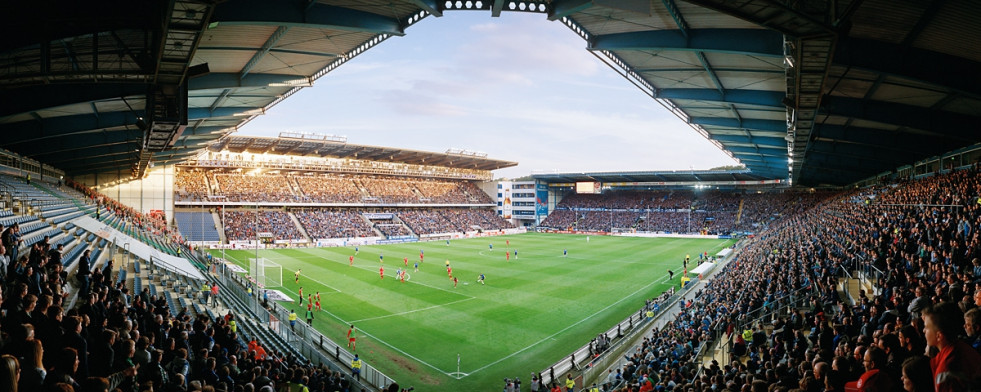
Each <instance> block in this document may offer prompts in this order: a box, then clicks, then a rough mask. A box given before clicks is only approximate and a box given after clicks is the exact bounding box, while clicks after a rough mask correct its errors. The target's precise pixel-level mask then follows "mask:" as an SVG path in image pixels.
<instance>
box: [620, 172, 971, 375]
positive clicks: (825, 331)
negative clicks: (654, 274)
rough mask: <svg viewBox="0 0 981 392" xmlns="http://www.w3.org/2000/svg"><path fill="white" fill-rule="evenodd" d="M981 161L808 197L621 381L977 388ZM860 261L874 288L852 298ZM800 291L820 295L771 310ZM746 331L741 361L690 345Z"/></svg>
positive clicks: (691, 305)
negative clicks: (706, 358) (696, 357)
mask: <svg viewBox="0 0 981 392" xmlns="http://www.w3.org/2000/svg"><path fill="white" fill-rule="evenodd" d="M979 195H981V172H979V171H978V170H977V168H971V169H967V170H962V171H957V172H953V173H945V174H938V175H935V176H932V177H928V178H925V179H919V180H910V181H903V182H901V183H899V184H895V185H893V186H887V187H883V188H880V189H863V190H858V191H851V192H847V193H842V194H836V195H831V194H822V195H820V196H821V197H823V198H824V200H823V201H821V202H820V203H814V202H813V201H814V200H815V199H816V198H817V196H815V197H814V198H812V197H798V198H796V199H795V200H794V201H792V202H789V203H788V204H787V208H786V209H784V210H783V211H782V212H781V217H780V218H779V219H777V220H776V221H775V222H774V223H773V224H771V225H770V227H769V228H768V229H767V230H765V231H763V232H762V233H761V234H760V235H758V236H757V237H756V238H754V239H752V240H750V241H748V243H747V245H746V246H745V248H743V249H742V250H740V251H738V252H737V253H736V256H735V257H734V259H733V261H732V262H730V263H729V264H728V265H727V266H726V267H724V268H723V269H722V270H721V271H720V272H719V273H718V274H717V275H716V276H714V277H713V279H712V280H711V281H710V282H708V283H707V284H706V285H705V286H704V288H703V289H701V290H700V291H699V292H697V293H696V294H695V295H693V296H691V297H689V298H688V299H683V300H682V301H683V302H682V306H681V310H680V311H679V312H678V313H677V318H675V319H674V320H673V321H672V322H671V323H670V324H669V325H668V326H667V327H665V328H664V329H661V330H657V331H654V333H653V335H652V337H650V338H649V339H646V340H645V341H644V342H643V344H642V345H641V346H640V347H639V348H638V350H637V351H636V352H633V353H630V354H628V355H627V357H626V359H627V360H628V362H627V364H626V366H624V367H623V368H620V369H617V374H615V373H613V372H612V371H611V373H610V375H609V378H608V379H607V380H606V381H608V382H609V384H610V385H614V384H618V383H619V382H620V380H626V382H625V384H620V386H619V387H618V390H619V391H650V390H659V391H660V390H680V391H697V392H709V391H733V392H734V391H754V392H755V391H844V390H857V391H892V390H903V389H905V390H907V391H945V392H946V391H975V390H979V388H981V354H979V352H981V336H979V335H981V309H979V308H978V307H979V306H981V261H979V259H978V258H979V256H981V241H979V238H981V234H979V231H981V230H979V229H981V214H979V212H981V204H979V198H978V196H979ZM856 271H858V272H859V273H863V274H868V276H870V277H871V278H872V282H873V285H874V289H873V290H872V291H871V292H865V291H864V290H863V291H860V292H859V293H851V292H847V293H846V294H847V295H848V296H847V297H846V296H844V295H842V294H843V291H841V289H840V288H839V285H838V280H839V278H844V277H846V276H848V275H849V274H851V273H853V272H856ZM788 298H805V299H810V302H809V306H802V307H796V308H791V310H790V311H789V313H786V312H783V313H779V314H775V315H773V314H771V315H770V316H768V317H765V318H763V319H753V318H752V316H751V315H759V314H765V313H767V312H768V311H771V310H774V309H775V307H776V304H778V303H781V301H784V300H785V299H788ZM712 336H716V337H718V338H720V339H729V338H731V339H733V341H734V343H733V345H732V354H731V357H730V359H729V361H728V363H724V364H718V363H717V362H714V363H713V364H712V365H710V366H708V367H705V368H701V369H700V366H698V363H699V362H697V361H691V360H690V359H691V357H690V353H691V352H693V350H695V349H697V348H698V347H699V345H700V344H701V343H702V342H705V341H706V340H707V339H709V338H710V337H712Z"/></svg>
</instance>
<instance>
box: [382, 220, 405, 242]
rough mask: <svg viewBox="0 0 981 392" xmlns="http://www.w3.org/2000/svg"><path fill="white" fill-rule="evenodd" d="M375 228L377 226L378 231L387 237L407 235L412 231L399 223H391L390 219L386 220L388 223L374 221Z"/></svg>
mask: <svg viewBox="0 0 981 392" xmlns="http://www.w3.org/2000/svg"><path fill="white" fill-rule="evenodd" d="M375 228H377V229H378V231H380V232H381V233H382V234H384V235H385V237H387V238H391V237H407V236H411V235H412V233H410V232H409V229H408V228H406V227H405V226H404V225H402V224H401V223H392V222H391V221H388V223H381V222H376V223H375Z"/></svg>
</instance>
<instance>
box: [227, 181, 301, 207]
mask: <svg viewBox="0 0 981 392" xmlns="http://www.w3.org/2000/svg"><path fill="white" fill-rule="evenodd" d="M214 178H215V181H217V183H218V187H219V189H221V193H222V194H223V195H224V196H225V199H226V200H227V201H264V202H290V201H295V200H297V197H296V195H295V194H294V193H293V189H292V188H291V187H290V184H289V182H288V181H286V177H284V176H278V175H265V176H264V175H256V176H253V175H244V174H215V176H214Z"/></svg>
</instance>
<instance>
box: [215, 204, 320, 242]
mask: <svg viewBox="0 0 981 392" xmlns="http://www.w3.org/2000/svg"><path fill="white" fill-rule="evenodd" d="M224 219H225V221H224V222H223V225H224V229H225V236H226V237H227V238H228V240H229V241H251V240H255V239H256V232H258V233H272V235H273V237H272V240H299V239H303V234H301V233H300V230H299V229H298V228H297V227H296V224H295V223H294V222H293V219H290V216H289V213H287V212H286V211H281V210H258V211H255V210H253V211H225V213H224Z"/></svg>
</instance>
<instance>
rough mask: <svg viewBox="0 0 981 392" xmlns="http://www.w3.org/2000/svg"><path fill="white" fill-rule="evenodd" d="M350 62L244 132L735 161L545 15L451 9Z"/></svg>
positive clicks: (682, 162) (546, 162) (563, 166)
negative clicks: (306, 133) (497, 15)
mask: <svg viewBox="0 0 981 392" xmlns="http://www.w3.org/2000/svg"><path fill="white" fill-rule="evenodd" d="M443 15H444V16H443V17H441V18H436V17H432V16H430V17H428V18H426V19H424V20H422V21H421V22H419V23H417V24H416V25H414V26H412V27H410V28H408V30H407V31H406V35H405V36H403V37H392V38H389V39H388V40H387V41H385V42H383V43H381V44H380V45H378V46H376V47H374V48H372V49H370V50H368V51H367V52H365V53H363V54H361V55H360V56H358V57H355V58H354V59H352V60H351V61H349V62H347V63H346V64H344V65H343V66H341V67H340V68H338V69H337V70H334V71H333V72H331V73H329V74H327V75H326V76H324V77H322V78H320V80H318V81H317V82H315V83H314V85H313V87H309V88H305V89H303V90H302V91H300V92H298V93H297V94H295V95H293V96H292V97H290V98H288V99H286V100H285V101H283V102H281V103H279V104H278V105H276V106H275V107H273V108H272V109H271V110H269V111H267V112H266V114H265V115H263V116H259V117H258V118H256V119H254V120H252V121H251V122H249V123H248V124H246V125H245V126H244V127H243V128H242V129H241V130H240V131H239V134H243V135H263V136H275V135H278V134H279V133H280V132H283V131H290V132H315V133H326V134H333V135H342V136H347V140H348V143H352V144H368V145H379V146H386V147H399V148H408V149H416V150H425V151H435V152H443V151H446V149H448V148H463V149H467V150H470V151H479V152H485V153H487V154H488V157H489V158H494V159H503V160H510V161H516V162H519V165H518V166H517V167H513V168H509V169H503V170H499V171H496V172H495V177H511V178H513V177H520V176H523V175H527V174H530V173H532V172H533V171H548V172H554V171H558V172H594V171H638V170H688V169H689V168H690V167H694V168H695V169H696V170H697V169H708V168H711V167H715V166H722V165H732V164H735V162H734V161H733V160H732V159H731V158H729V157H728V156H726V155H725V154H724V153H723V152H722V151H720V150H719V149H717V148H716V147H715V146H713V145H712V144H711V143H709V141H708V140H706V139H705V138H703V137H702V136H701V135H699V134H697V133H696V132H695V131H694V130H692V129H691V128H689V127H688V126H687V125H686V124H684V123H682V121H681V120H680V119H678V118H677V117H675V116H674V115H672V114H670V113H668V112H667V111H666V110H664V109H663V108H662V107H661V106H660V105H658V104H657V102H655V101H654V100H653V99H651V98H650V97H648V96H647V95H645V94H644V93H643V92H642V91H640V90H639V89H637V88H636V87H634V86H633V85H632V84H630V83H629V82H628V81H626V80H625V79H623V78H622V77H621V76H620V75H619V74H617V73H616V72H614V71H613V70H611V69H610V68H608V67H607V66H606V65H605V64H603V63H602V62H601V61H600V60H599V59H597V58H596V57H594V56H593V55H592V54H590V53H589V52H588V51H586V50H585V47H586V42H585V41H583V40H582V39H581V38H580V37H579V36H577V35H576V34H574V33H573V32H572V31H571V30H569V29H568V28H566V27H565V26H564V25H562V24H561V23H559V22H549V21H548V20H547V19H546V17H545V15H542V14H531V13H520V12H504V13H502V15H501V17H499V18H493V17H491V16H490V13H489V12H478V11H450V12H446V13H444V14H443Z"/></svg>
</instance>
